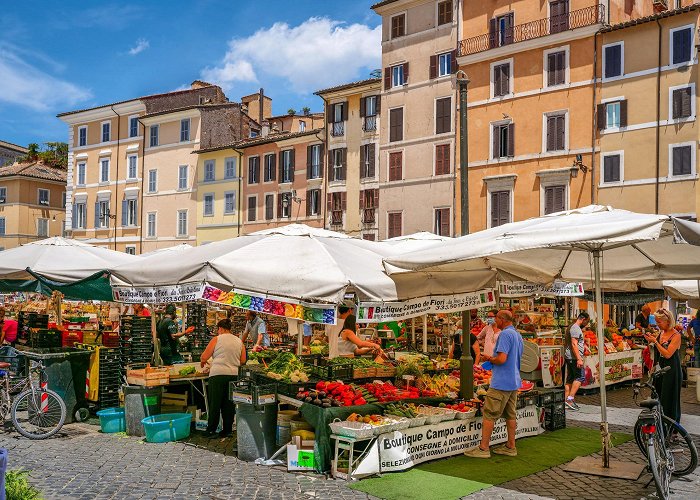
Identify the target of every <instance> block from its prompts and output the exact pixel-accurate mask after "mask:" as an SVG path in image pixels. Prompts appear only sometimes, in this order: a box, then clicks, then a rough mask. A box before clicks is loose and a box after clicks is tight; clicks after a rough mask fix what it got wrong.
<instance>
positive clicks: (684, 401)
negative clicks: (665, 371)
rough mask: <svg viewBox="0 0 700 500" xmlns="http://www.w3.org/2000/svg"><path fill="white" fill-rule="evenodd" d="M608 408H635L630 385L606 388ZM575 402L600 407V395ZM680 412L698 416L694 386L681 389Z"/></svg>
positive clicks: (699, 411) (579, 396)
mask: <svg viewBox="0 0 700 500" xmlns="http://www.w3.org/2000/svg"><path fill="white" fill-rule="evenodd" d="M606 397H607V403H608V406H610V407H614V408H637V405H635V404H634V400H633V399H632V387H631V386H630V385H618V386H612V387H608V390H607V391H606ZM576 402H577V403H579V404H581V403H583V404H587V405H595V406H600V393H599V392H598V391H597V390H596V392H595V393H594V394H589V395H583V394H579V395H578V396H576ZM681 411H682V413H683V415H700V403H699V402H698V400H697V396H696V392H695V386H694V385H693V386H690V387H682V388H681Z"/></svg>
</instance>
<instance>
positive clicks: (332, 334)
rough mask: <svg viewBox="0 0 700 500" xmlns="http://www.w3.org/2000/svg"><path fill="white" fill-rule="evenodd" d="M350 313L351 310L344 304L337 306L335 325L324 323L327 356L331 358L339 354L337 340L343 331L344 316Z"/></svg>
mask: <svg viewBox="0 0 700 500" xmlns="http://www.w3.org/2000/svg"><path fill="white" fill-rule="evenodd" d="M351 314H352V310H351V309H350V307H348V306H347V305H345V304H341V305H339V306H338V322H337V323H336V324H335V325H326V337H328V357H329V358H331V359H333V358H337V357H338V356H339V353H338V340H340V332H342V331H343V323H344V322H345V318H347V317H348V316H350V315H351Z"/></svg>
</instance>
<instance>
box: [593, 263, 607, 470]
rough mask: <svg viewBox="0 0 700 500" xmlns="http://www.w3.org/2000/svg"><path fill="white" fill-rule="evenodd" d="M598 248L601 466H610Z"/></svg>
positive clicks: (597, 323) (597, 303) (596, 277)
mask: <svg viewBox="0 0 700 500" xmlns="http://www.w3.org/2000/svg"><path fill="white" fill-rule="evenodd" d="M600 253H601V252H600V250H595V251H594V252H593V269H594V273H595V278H594V279H595V310H596V329H597V331H598V379H599V380H600V433H601V437H602V438H603V467H605V468H608V467H610V434H609V432H608V412H607V397H606V393H605V334H604V332H603V296H602V293H601V289H600V257H601V255H600Z"/></svg>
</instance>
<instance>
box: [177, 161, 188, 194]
mask: <svg viewBox="0 0 700 500" xmlns="http://www.w3.org/2000/svg"><path fill="white" fill-rule="evenodd" d="M188 178H189V167H188V166H187V165H180V167H179V168H178V172H177V188H178V189H180V190H183V189H187V184H188V180H189V179H188Z"/></svg>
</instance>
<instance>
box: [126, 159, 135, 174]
mask: <svg viewBox="0 0 700 500" xmlns="http://www.w3.org/2000/svg"><path fill="white" fill-rule="evenodd" d="M136 158H137V156H136V155H129V156H128V158H127V165H126V178H127V179H136V177H137V173H136Z"/></svg>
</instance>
